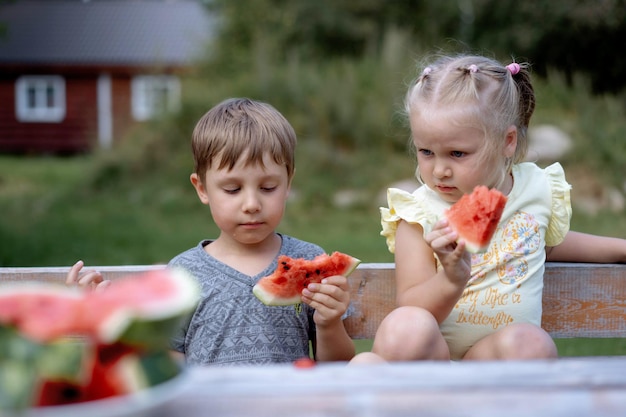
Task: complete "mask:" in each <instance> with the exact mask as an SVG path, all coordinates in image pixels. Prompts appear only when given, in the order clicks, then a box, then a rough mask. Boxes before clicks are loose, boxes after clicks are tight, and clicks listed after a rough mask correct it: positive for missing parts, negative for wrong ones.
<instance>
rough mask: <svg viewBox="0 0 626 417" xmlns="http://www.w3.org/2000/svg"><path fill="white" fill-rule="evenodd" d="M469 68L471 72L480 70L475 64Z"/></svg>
mask: <svg viewBox="0 0 626 417" xmlns="http://www.w3.org/2000/svg"><path fill="white" fill-rule="evenodd" d="M467 69H468V70H469V72H478V67H477V66H476V65H474V64H472V65H470V66H469V67H467Z"/></svg>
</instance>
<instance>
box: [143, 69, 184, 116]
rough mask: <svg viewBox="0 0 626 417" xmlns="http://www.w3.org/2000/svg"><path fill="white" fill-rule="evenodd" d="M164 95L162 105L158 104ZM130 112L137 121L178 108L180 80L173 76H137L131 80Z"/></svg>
mask: <svg viewBox="0 0 626 417" xmlns="http://www.w3.org/2000/svg"><path fill="white" fill-rule="evenodd" d="M159 95H164V101H165V102H164V103H159V102H158V100H159ZM131 102H132V105H131V111H132V115H133V118H134V119H135V120H138V121H144V120H148V119H152V118H154V117H156V116H158V115H159V114H161V112H162V111H167V112H174V111H176V110H178V109H179V108H180V80H179V79H178V77H176V76H174V75H137V76H135V77H133V79H132V80H131Z"/></svg>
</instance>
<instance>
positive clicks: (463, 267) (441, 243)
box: [424, 219, 471, 286]
mask: <svg viewBox="0 0 626 417" xmlns="http://www.w3.org/2000/svg"><path fill="white" fill-rule="evenodd" d="M458 238H459V235H458V233H457V232H455V231H454V230H453V229H452V228H451V227H450V226H449V224H448V221H447V220H446V219H442V220H439V221H438V222H437V223H436V224H435V227H434V228H433V230H432V231H431V232H430V233H428V234H427V235H426V236H424V239H425V240H426V243H428V245H429V246H430V247H431V249H432V250H433V252H435V253H436V254H437V257H438V258H439V262H441V265H442V266H443V270H444V272H445V274H446V276H447V277H448V279H449V280H450V281H451V282H453V283H455V284H459V285H462V286H465V284H467V281H469V279H470V277H471V255H470V253H469V252H467V251H466V250H465V242H463V241H459V242H457V239H458Z"/></svg>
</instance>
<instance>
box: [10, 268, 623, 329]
mask: <svg viewBox="0 0 626 417" xmlns="http://www.w3.org/2000/svg"><path fill="white" fill-rule="evenodd" d="M157 268H163V265H133V266H103V267H95V269H97V270H99V271H100V272H102V274H103V275H104V276H105V277H106V278H109V279H116V278H120V277H122V276H125V275H128V274H133V273H138V272H142V271H146V270H150V269H157ZM68 269H69V268H68V267H36V268H11V267H3V268H0V285H2V284H3V283H7V282H12V281H23V280H37V281H47V282H57V283H62V282H64V280H65V276H66V274H67V271H68ZM90 269H92V267H90ZM349 281H350V291H351V301H352V306H351V315H350V317H349V318H348V319H347V320H346V327H347V328H348V332H349V334H350V335H351V336H352V338H353V339H372V338H373V337H374V334H375V333H376V329H377V328H378V325H379V324H380V322H381V320H382V319H383V318H384V317H385V315H387V313H389V312H390V311H391V310H392V309H393V308H394V307H395V297H396V294H395V278H394V264H393V263H364V264H361V265H359V267H358V268H357V269H356V270H355V271H354V272H353V273H352V275H350V277H349ZM542 325H543V327H544V329H546V330H547V331H548V332H549V333H550V334H551V335H552V337H554V338H568V337H595V338H603V337H626V264H583V263H547V264H546V273H545V280H544V292H543V319H542Z"/></svg>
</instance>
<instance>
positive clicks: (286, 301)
mask: <svg viewBox="0 0 626 417" xmlns="http://www.w3.org/2000/svg"><path fill="white" fill-rule="evenodd" d="M342 255H344V256H347V257H348V258H349V259H350V262H349V263H348V265H347V266H346V268H345V269H344V270H343V271H341V272H338V273H337V275H343V276H345V277H347V276H348V275H350V274H351V273H352V272H353V271H354V270H355V269H356V268H357V266H358V265H359V264H360V263H361V260H360V259H357V258H355V257H353V256H350V255H346V254H342ZM331 256H332V255H331ZM322 278H326V277H322ZM252 292H253V293H254V295H255V296H256V297H257V298H258V299H259V300H260V301H261V302H262V303H263V304H265V305H268V306H290V305H293V304H298V303H300V302H301V301H302V297H301V295H300V293H298V294H295V295H294V296H292V297H284V296H276V295H275V294H272V293H271V292H270V291H268V290H267V289H265V288H264V287H263V285H262V283H261V282H258V283H257V284H256V285H255V286H254V287H253V288H252Z"/></svg>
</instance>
